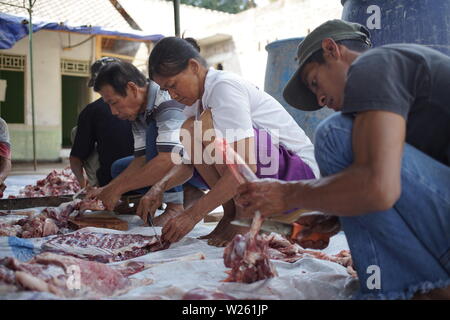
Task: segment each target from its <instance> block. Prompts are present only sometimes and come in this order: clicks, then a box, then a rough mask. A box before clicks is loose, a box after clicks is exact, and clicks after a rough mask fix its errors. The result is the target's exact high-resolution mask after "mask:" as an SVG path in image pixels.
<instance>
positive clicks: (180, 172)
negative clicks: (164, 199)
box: [155, 164, 194, 191]
mask: <svg viewBox="0 0 450 320" xmlns="http://www.w3.org/2000/svg"><path fill="white" fill-rule="evenodd" d="M193 169H194V168H193V167H192V165H188V164H179V165H175V166H174V167H173V168H172V169H170V170H169V172H167V174H166V175H165V176H164V177H163V178H162V179H161V180H159V181H158V182H157V183H155V184H158V185H159V186H160V187H161V189H162V190H163V191H166V190H169V189H171V188H173V187H175V186H179V185H182V184H184V183H185V182H186V181H188V180H189V179H190V178H191V177H192V173H193Z"/></svg>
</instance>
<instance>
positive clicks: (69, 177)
mask: <svg viewBox="0 0 450 320" xmlns="http://www.w3.org/2000/svg"><path fill="white" fill-rule="evenodd" d="M80 189H81V188H80V184H79V183H78V180H77V179H76V178H75V175H74V174H73V173H72V170H71V169H70V168H69V167H68V168H66V169H63V170H53V171H52V172H50V173H49V174H48V176H47V177H45V178H44V179H42V180H38V181H37V182H36V185H34V186H33V185H27V186H25V187H24V188H23V189H21V190H20V191H19V194H18V195H17V196H9V198H32V197H45V196H61V195H66V194H75V193H77V192H78V191H79V190H80Z"/></svg>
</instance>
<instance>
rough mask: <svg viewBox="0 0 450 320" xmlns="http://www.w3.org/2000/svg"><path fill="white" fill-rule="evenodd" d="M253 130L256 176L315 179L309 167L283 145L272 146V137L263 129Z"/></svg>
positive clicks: (281, 178) (287, 179) (283, 178)
mask: <svg viewBox="0 0 450 320" xmlns="http://www.w3.org/2000/svg"><path fill="white" fill-rule="evenodd" d="M253 131H254V132H255V150H256V155H257V163H256V166H257V170H256V175H257V176H258V178H261V179H263V178H273V179H278V180H283V181H295V180H308V179H315V176H314V173H313V171H312V170H311V168H310V167H309V166H308V165H307V164H306V163H305V162H303V160H302V159H301V158H300V157H299V156H298V155H297V154H295V153H293V152H292V151H291V150H288V149H286V147H285V146H283V145H279V146H278V147H276V146H274V145H273V143H272V137H271V136H270V134H269V133H268V132H267V131H265V130H260V129H253Z"/></svg>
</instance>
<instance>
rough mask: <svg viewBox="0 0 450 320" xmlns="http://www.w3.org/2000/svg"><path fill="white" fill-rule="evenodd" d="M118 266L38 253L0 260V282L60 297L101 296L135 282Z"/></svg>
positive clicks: (121, 289)
mask: <svg viewBox="0 0 450 320" xmlns="http://www.w3.org/2000/svg"><path fill="white" fill-rule="evenodd" d="M141 282H142V283H140V282H138V283H134V282H133V281H132V280H130V279H128V278H127V277H126V276H124V275H123V274H122V273H121V272H119V271H118V270H115V269H114V268H113V267H110V266H107V265H105V264H102V263H97V262H92V261H83V260H81V259H77V258H74V257H67V256H61V255H57V254H54V253H49V252H45V253H41V254H40V255H38V256H36V257H34V258H33V259H32V260H30V261H29V262H19V261H17V260H16V259H14V258H4V259H2V260H0V285H2V284H4V285H15V286H16V288H17V289H18V290H31V291H41V292H49V293H52V294H55V295H57V296H59V297H63V298H72V297H76V298H80V297H81V298H102V297H109V296H114V295H119V294H123V293H125V292H127V291H128V290H130V289H132V288H133V286H135V285H136V284H140V285H143V284H150V283H151V280H149V279H146V280H145V281H141Z"/></svg>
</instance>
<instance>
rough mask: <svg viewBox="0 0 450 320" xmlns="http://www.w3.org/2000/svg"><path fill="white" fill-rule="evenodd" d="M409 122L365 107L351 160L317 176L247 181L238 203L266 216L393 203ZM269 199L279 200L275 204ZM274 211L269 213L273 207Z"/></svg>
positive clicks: (342, 212)
mask: <svg viewBox="0 0 450 320" xmlns="http://www.w3.org/2000/svg"><path fill="white" fill-rule="evenodd" d="M405 131H406V122H405V120H404V119H403V118H402V117H401V116H400V115H397V114H395V113H391V112H386V111H366V112H363V113H360V114H358V115H357V116H356V119H355V121H354V127H353V138H352V139H353V153H354V160H353V164H352V165H351V166H350V167H349V168H347V169H346V170H344V171H342V172H340V173H337V174H334V175H332V176H328V177H325V178H321V179H318V180H309V181H297V182H290V183H280V182H267V184H266V185H265V186H264V182H261V184H260V186H257V185H258V183H256V184H246V185H244V186H242V188H241V189H240V190H239V191H240V192H242V197H240V200H239V203H240V204H241V205H243V206H245V207H246V209H245V213H246V215H247V214H250V213H251V211H252V210H253V212H254V211H255V210H261V212H262V213H263V215H264V214H265V215H268V214H273V213H280V212H282V211H285V210H288V209H291V208H303V209H308V210H319V211H322V212H327V213H332V214H334V215H339V216H353V215H359V214H362V213H368V212H373V211H383V210H387V209H389V208H391V207H392V206H393V205H394V203H395V202H396V201H397V199H398V198H399V197H400V194H401V180H400V171H401V159H402V153H403V145H404V141H405ZM270 201H274V202H277V203H278V204H277V205H275V206H273V205H272V206H271V205H270ZM270 211H271V212H270Z"/></svg>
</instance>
